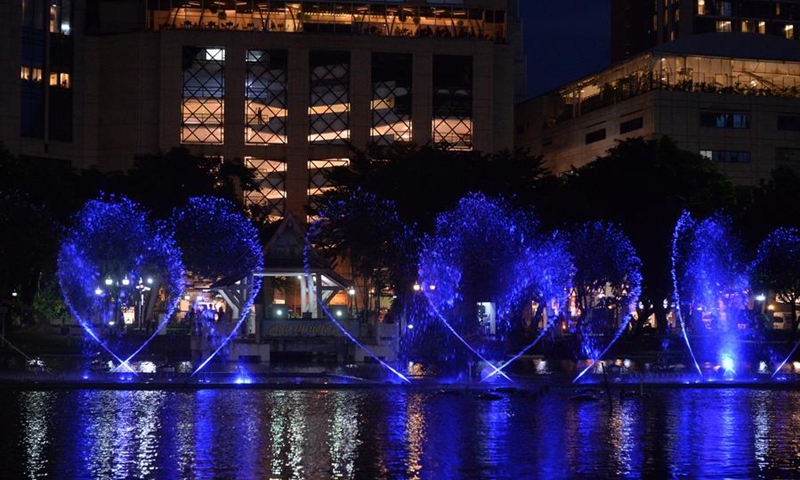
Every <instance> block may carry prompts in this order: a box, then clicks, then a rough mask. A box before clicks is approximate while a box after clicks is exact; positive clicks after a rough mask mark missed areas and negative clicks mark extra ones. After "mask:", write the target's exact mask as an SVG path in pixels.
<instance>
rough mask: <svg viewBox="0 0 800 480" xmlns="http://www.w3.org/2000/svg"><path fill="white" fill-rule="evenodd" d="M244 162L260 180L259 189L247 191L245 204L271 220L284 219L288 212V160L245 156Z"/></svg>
mask: <svg viewBox="0 0 800 480" xmlns="http://www.w3.org/2000/svg"><path fill="white" fill-rule="evenodd" d="M244 162H245V165H246V166H247V167H249V168H252V169H254V170H255V179H256V181H257V182H258V190H255V191H249V192H246V193H245V204H246V205H248V206H249V207H250V209H251V210H253V209H255V210H259V212H258V213H260V215H259V216H260V217H262V218H268V219H269V221H271V222H275V221H278V220H280V219H282V218H283V216H284V214H285V213H286V162H283V161H280V160H266V159H263V158H256V157H244Z"/></svg>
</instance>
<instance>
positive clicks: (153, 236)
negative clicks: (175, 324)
mask: <svg viewBox="0 0 800 480" xmlns="http://www.w3.org/2000/svg"><path fill="white" fill-rule="evenodd" d="M183 276H184V271H183V265H182V263H181V258H180V250H179V249H178V247H177V245H176V244H175V241H174V240H173V237H172V235H171V234H170V233H169V232H168V230H167V229H166V228H164V226H162V225H158V224H156V223H154V222H152V221H150V220H149V219H148V216H147V213H146V212H145V210H144V208H142V207H141V206H140V205H138V204H136V203H134V202H132V201H130V200H128V199H127V198H125V197H118V196H113V195H110V196H104V197H101V198H98V199H96V200H92V201H90V202H88V203H87V204H86V205H85V206H84V208H83V209H82V210H81V211H79V212H78V213H77V214H76V215H75V217H74V219H73V225H72V227H71V228H70V229H69V230H68V231H67V234H66V236H65V238H64V240H63V242H62V244H61V249H60V251H59V257H58V279H59V283H60V285H61V291H62V294H63V296H64V300H65V302H66V304H67V305H68V307H69V309H70V311H71V312H72V314H73V315H74V316H75V318H76V319H77V321H78V322H79V323H80V325H81V327H83V329H84V330H85V332H86V334H87V335H88V336H89V337H90V338H92V339H93V340H94V341H95V342H97V345H99V346H100V347H101V348H102V349H104V350H105V351H106V352H107V353H108V354H109V355H111V357H112V358H113V359H114V360H115V361H116V362H117V363H118V369H119V370H121V371H130V370H131V366H130V362H131V361H132V360H133V359H134V357H136V355H138V354H139V353H140V352H141V351H142V350H143V349H144V348H145V347H146V346H147V344H148V343H149V342H150V341H152V339H153V338H154V337H155V336H156V335H157V334H158V333H159V332H160V331H161V330H162V329H163V328H164V327H165V326H166V324H167V322H168V321H169V318H170V316H171V315H172V312H173V311H174V310H175V308H176V306H177V303H178V301H179V299H180V297H181V294H182V292H183ZM144 288H148V289H152V290H157V291H159V292H160V293H162V295H160V297H161V298H162V299H163V300H161V304H160V305H159V307H160V308H159V309H160V311H161V313H162V316H161V321H160V322H159V324H158V325H157V327H156V328H155V329H154V331H153V332H152V334H151V335H150V336H149V337H147V338H146V339H145V340H144V341H143V342H142V343H141V344H140V345H139V346H138V347H136V348H133V349H132V350H130V351H125V352H122V351H117V348H119V347H117V346H116V345H112V344H111V343H110V340H111V339H112V338H115V337H118V336H119V335H120V334H121V333H123V332H125V331H126V330H129V329H132V328H133V327H134V326H135V325H136V324H138V325H139V327H141V326H142V325H143V321H144V319H143V318H142V317H143V316H149V315H154V313H152V312H149V311H148V308H147V306H146V305H143V304H142V303H143V302H142V298H141V297H142V295H141V294H142V292H143V291H144V290H143V289H144ZM137 301H139V302H140V303H139V304H138V305H137ZM137 307H138V308H137ZM123 310H125V311H129V312H131V313H133V314H134V316H133V317H130V316H128V317H126V316H124V315H123V313H122V312H123ZM135 315H138V316H139V317H140V318H138V319H136V318H135ZM131 320H133V321H132V322H131Z"/></svg>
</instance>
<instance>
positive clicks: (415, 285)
mask: <svg viewBox="0 0 800 480" xmlns="http://www.w3.org/2000/svg"><path fill="white" fill-rule="evenodd" d="M412 288H413V289H414V291H415V292H419V291H420V290H421V289H422V287H420V286H419V283H415V284H414V286H413V287H412Z"/></svg>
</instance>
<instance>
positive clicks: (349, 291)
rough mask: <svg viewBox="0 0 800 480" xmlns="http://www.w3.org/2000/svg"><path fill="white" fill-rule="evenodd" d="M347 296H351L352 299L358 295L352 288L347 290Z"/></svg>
mask: <svg viewBox="0 0 800 480" xmlns="http://www.w3.org/2000/svg"><path fill="white" fill-rule="evenodd" d="M347 294H348V295H350V296H351V297H354V296H355V295H356V289H355V288H353V287H350V289H349V290H347Z"/></svg>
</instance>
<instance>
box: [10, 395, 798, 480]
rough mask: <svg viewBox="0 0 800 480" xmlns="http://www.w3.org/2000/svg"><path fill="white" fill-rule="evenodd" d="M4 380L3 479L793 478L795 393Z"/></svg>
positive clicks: (795, 458)
mask: <svg viewBox="0 0 800 480" xmlns="http://www.w3.org/2000/svg"><path fill="white" fill-rule="evenodd" d="M570 393H571V392H569V391H567V390H564V391H552V390H551V391H550V392H549V393H546V394H544V395H536V396H522V395H512V394H504V395H503V398H502V399H500V400H483V399H479V398H475V397H474V396H473V395H472V394H465V395H439V394H437V393H436V392H425V391H414V390H403V389H399V388H387V389H378V390H329V391H321V390H291V391H276V390H219V391H215V390H200V391H191V392H164V391H98V390H76V391H42V392H10V391H5V392H0V405H2V408H0V425H2V431H0V465H3V471H2V474H0V476H2V477H3V478H12V479H13V478H45V477H48V478H59V479H67V478H120V479H123V478H188V479H205V478H209V479H210V478H214V479H219V478H236V479H250V478H252V479H256V478H257V479H301V478H309V479H318V478H320V479H322V478H352V479H373V478H374V479H384V478H385V479H395V478H398V479H400V478H403V479H428V478H430V479H447V478H487V479H522V478H547V479H558V478H640V477H644V478H742V479H745V478H797V476H798V475H800V474H799V473H798V472H800V435H798V433H799V432H800V392H794V391H758V390H735V389H732V390H691V389H676V390H653V391H652V396H650V397H649V398H644V399H639V398H632V399H626V400H624V401H620V399H619V398H616V397H615V398H614V409H613V411H609V408H608V403H607V401H606V400H605V399H603V401H602V402H578V401H574V400H570V399H569V396H570Z"/></svg>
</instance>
